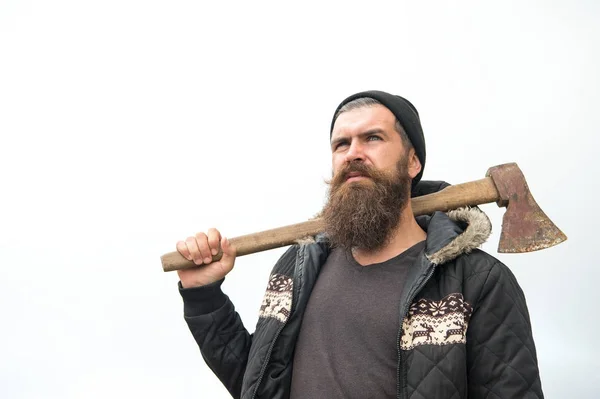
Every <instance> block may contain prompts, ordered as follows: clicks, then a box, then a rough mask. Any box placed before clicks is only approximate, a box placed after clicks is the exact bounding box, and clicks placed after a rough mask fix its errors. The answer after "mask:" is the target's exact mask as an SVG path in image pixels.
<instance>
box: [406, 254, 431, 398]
mask: <svg viewBox="0 0 600 399" xmlns="http://www.w3.org/2000/svg"><path fill="white" fill-rule="evenodd" d="M435 266H436V264H435V263H432V264H431V267H430V271H429V273H427V276H425V278H424V279H423V280H422V281H421V283H420V284H419V285H418V286H417V289H415V291H414V294H413V295H412V296H411V297H410V298H408V301H406V305H405V306H404V309H402V312H401V313H400V315H401V317H400V330H399V331H398V339H397V340H396V348H397V350H398V366H397V367H396V383H397V388H396V397H397V399H402V396H404V395H402V392H401V390H400V387H401V386H402V385H404V384H403V382H404V381H406V379H407V373H406V367H402V349H401V348H400V340H401V339H402V326H403V325H404V319H405V318H406V315H407V314H408V309H409V308H410V305H411V304H412V301H413V300H414V299H415V297H416V296H417V294H418V293H419V292H420V291H421V289H423V287H424V286H425V284H427V282H428V281H429V279H430V278H431V276H432V275H433V272H434V271H435ZM400 369H402V380H400ZM405 393H406V392H405Z"/></svg>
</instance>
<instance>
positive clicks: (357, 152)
mask: <svg viewBox="0 0 600 399" xmlns="http://www.w3.org/2000/svg"><path fill="white" fill-rule="evenodd" d="M364 159H365V154H364V152H363V146H362V144H361V143H359V142H358V141H353V142H352V143H350V147H349V148H348V151H347V152H346V162H353V161H364Z"/></svg>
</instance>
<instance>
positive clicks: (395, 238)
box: [352, 203, 427, 266]
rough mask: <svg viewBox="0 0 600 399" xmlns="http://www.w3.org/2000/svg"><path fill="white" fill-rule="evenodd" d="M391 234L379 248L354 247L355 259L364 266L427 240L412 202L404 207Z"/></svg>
mask: <svg viewBox="0 0 600 399" xmlns="http://www.w3.org/2000/svg"><path fill="white" fill-rule="evenodd" d="M391 234H392V237H391V239H390V240H389V241H388V243H387V244H386V245H385V246H384V247H383V248H380V249H378V250H375V251H367V250H364V249H361V248H354V249H353V250H352V254H353V255H354V259H355V260H356V261H357V262H358V263H359V264H360V265H362V266H367V265H372V264H374V263H381V262H385V261H386V260H388V259H391V258H393V257H395V256H398V255H400V254H401V253H402V252H404V251H406V250H407V249H409V248H410V247H412V246H413V245H415V244H416V243H418V242H421V241H423V240H425V238H426V237H427V234H426V233H425V231H423V229H422V228H421V227H420V226H419V225H418V223H417V221H416V220H415V217H414V215H413V211H412V207H411V206H410V203H409V204H408V206H407V207H406V208H404V210H403V212H402V215H401V216H400V222H399V223H398V226H397V227H396V228H395V229H394V230H393V231H392V233H391Z"/></svg>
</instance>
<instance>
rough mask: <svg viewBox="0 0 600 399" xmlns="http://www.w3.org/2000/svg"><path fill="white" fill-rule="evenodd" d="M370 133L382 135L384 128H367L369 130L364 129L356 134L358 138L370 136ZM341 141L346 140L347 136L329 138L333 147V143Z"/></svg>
mask: <svg viewBox="0 0 600 399" xmlns="http://www.w3.org/2000/svg"><path fill="white" fill-rule="evenodd" d="M372 134H383V135H385V130H383V129H380V128H375V129H369V130H366V131H364V132H362V133H359V134H357V136H358V137H360V138H363V137H365V136H370V135H372ZM343 141H348V137H346V136H341V137H338V138H335V139H333V140H331V146H332V147H333V146H334V145H336V144H339V143H341V142H343Z"/></svg>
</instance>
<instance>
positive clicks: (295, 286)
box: [250, 247, 304, 399]
mask: <svg viewBox="0 0 600 399" xmlns="http://www.w3.org/2000/svg"><path fill="white" fill-rule="evenodd" d="M300 252H304V251H303V248H302V247H300V249H298V255H297V256H302V257H303V256H304V253H302V254H300ZM302 263H304V262H302ZM296 275H297V273H296V270H294V277H295V276H296ZM297 289H298V283H297V282H296V281H294V286H293V290H292V307H291V309H290V315H289V316H288V318H287V319H286V320H285V322H284V323H283V324H282V325H281V327H279V328H278V329H277V332H276V333H275V336H274V337H273V341H271V345H270V346H269V350H268V351H267V356H266V357H265V362H264V364H263V366H262V368H261V370H260V374H259V375H258V382H257V383H256V388H254V392H253V393H252V396H251V397H250V399H254V398H256V394H257V393H258V388H260V383H261V382H262V379H263V377H264V375H265V372H266V371H267V366H268V365H269V360H271V352H272V351H273V348H274V347H275V343H276V342H277V338H279V334H281V331H283V329H284V327H285V326H286V324H287V322H288V320H289V319H290V317H292V313H293V312H294V310H295V307H296V302H297V301H298V294H297V291H296V290H297Z"/></svg>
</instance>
